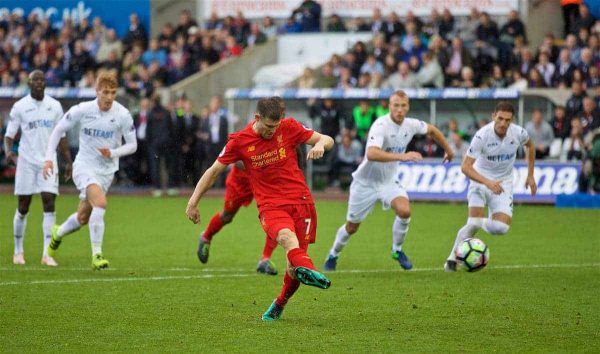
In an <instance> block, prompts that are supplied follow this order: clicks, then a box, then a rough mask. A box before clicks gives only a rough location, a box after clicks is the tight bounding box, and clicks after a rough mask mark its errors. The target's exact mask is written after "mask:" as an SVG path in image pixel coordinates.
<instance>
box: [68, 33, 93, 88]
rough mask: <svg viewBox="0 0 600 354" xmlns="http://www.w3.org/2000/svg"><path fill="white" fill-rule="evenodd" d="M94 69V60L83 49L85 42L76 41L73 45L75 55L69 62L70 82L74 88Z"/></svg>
mask: <svg viewBox="0 0 600 354" xmlns="http://www.w3.org/2000/svg"><path fill="white" fill-rule="evenodd" d="M93 68H94V60H93V59H92V57H91V56H90V55H89V53H88V52H87V51H86V50H85V49H84V48H83V41H81V40H80V39H78V40H76V41H75V44H74V45H73V54H72V56H71V59H70V60H69V81H70V82H71V85H72V86H76V85H77V83H78V82H79V80H81V78H82V77H83V74H84V73H85V72H86V71H87V70H89V69H93Z"/></svg>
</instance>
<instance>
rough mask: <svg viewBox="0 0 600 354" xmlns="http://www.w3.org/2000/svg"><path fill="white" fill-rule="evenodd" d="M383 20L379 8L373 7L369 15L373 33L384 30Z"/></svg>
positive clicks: (376, 33)
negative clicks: (371, 13)
mask: <svg viewBox="0 0 600 354" xmlns="http://www.w3.org/2000/svg"><path fill="white" fill-rule="evenodd" d="M384 26H385V21H384V19H383V16H382V15H381V9H380V8H378V7H376V8H374V9H373V15H372V16H371V23H370V29H371V32H373V34H374V35H378V34H379V33H382V32H383V31H384Z"/></svg>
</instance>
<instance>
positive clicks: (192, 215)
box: [185, 160, 227, 224]
mask: <svg viewBox="0 0 600 354" xmlns="http://www.w3.org/2000/svg"><path fill="white" fill-rule="evenodd" d="M225 168H227V165H224V164H222V163H220V162H219V160H216V161H215V163H213V165H212V166H210V168H209V169H208V170H206V172H204V174H203V175H202V177H200V180H199V181H198V184H196V188H195V189H194V193H192V196H191V197H190V200H189V201H188V204H187V208H186V210H185V213H186V215H187V217H188V219H190V220H191V221H192V222H193V223H194V224H197V223H199V222H200V212H199V211H198V203H200V199H201V198H202V196H203V195H204V193H206V191H207V190H209V189H210V187H212V186H213V184H215V181H216V180H217V177H219V175H221V173H223V171H225Z"/></svg>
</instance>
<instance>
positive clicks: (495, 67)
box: [298, 4, 600, 90]
mask: <svg viewBox="0 0 600 354" xmlns="http://www.w3.org/2000/svg"><path fill="white" fill-rule="evenodd" d="M326 23H327V24H326V25H325V26H324V29H325V30H326V31H331V32H346V31H371V32H373V34H374V39H373V41H372V42H371V43H363V42H360V41H359V42H357V43H356V44H355V45H354V46H353V48H352V49H351V50H350V51H348V52H347V53H346V54H344V55H333V56H332V57H331V58H330V60H329V61H328V62H327V63H326V64H325V65H323V67H322V68H321V69H320V71H319V72H318V73H315V72H314V71H313V70H311V69H307V70H306V71H305V73H304V75H303V76H302V78H301V80H300V81H299V83H298V86H299V87H302V88H309V87H316V88H356V87H357V88H389V89H396V88H419V87H425V88H441V87H462V88H476V87H479V88H507V87H510V88H516V89H519V90H522V89H525V88H545V87H557V88H569V87H571V83H572V82H573V81H579V82H581V83H582V85H583V87H584V89H589V88H593V87H595V86H598V85H599V84H600V74H599V70H600V40H599V36H600V21H599V20H597V19H594V18H593V17H592V16H591V15H590V12H589V9H588V8H587V6H586V5H585V4H581V5H579V7H578V13H577V17H575V18H574V20H573V22H572V23H571V24H570V25H569V30H568V32H567V33H566V35H565V37H564V38H555V37H554V35H553V34H551V33H548V34H547V35H546V36H545V37H544V40H543V41H542V43H529V42H528V39H527V35H526V27H525V24H524V23H523V21H522V20H521V19H520V18H519V13H518V12H517V11H516V10H513V11H511V12H510V14H509V16H508V19H507V20H506V21H505V22H504V23H503V24H502V25H501V26H499V25H498V24H497V23H496V22H495V21H494V19H493V18H492V17H491V16H490V15H489V14H488V13H486V12H484V11H479V10H477V9H475V8H474V9H472V10H471V13H470V15H469V16H467V17H464V18H455V17H454V16H453V15H452V13H451V11H450V10H449V9H444V10H443V11H442V12H441V13H440V12H439V11H438V10H437V9H433V10H432V11H431V15H430V16H429V17H428V18H427V19H421V18H418V17H416V16H415V15H414V14H413V13H412V12H410V11H409V12H408V13H407V14H406V17H405V19H404V20H402V19H401V18H400V17H399V16H398V15H397V14H396V13H393V12H392V13H390V14H389V15H388V16H387V17H384V16H383V15H382V13H381V11H380V10H379V9H375V10H374V11H373V15H372V16H371V18H370V19H369V20H368V21H367V20H365V19H362V18H356V19H352V20H350V21H349V23H347V24H345V23H344V22H343V21H341V19H340V17H339V16H337V15H331V16H330V17H329V18H328V19H327V20H326Z"/></svg>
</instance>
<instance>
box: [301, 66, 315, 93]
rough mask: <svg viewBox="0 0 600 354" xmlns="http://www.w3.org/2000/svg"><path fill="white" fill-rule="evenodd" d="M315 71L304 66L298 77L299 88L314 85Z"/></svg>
mask: <svg viewBox="0 0 600 354" xmlns="http://www.w3.org/2000/svg"><path fill="white" fill-rule="evenodd" d="M315 82H316V79H315V72H314V70H313V69H311V68H309V67H306V68H304V71H303V72H302V76H300V78H299V79H298V88H299V89H308V88H313V87H315Z"/></svg>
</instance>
